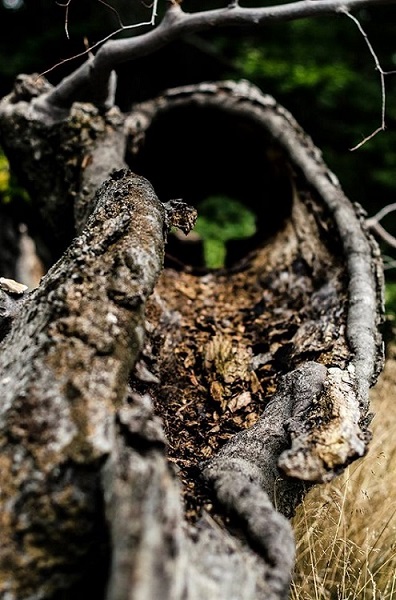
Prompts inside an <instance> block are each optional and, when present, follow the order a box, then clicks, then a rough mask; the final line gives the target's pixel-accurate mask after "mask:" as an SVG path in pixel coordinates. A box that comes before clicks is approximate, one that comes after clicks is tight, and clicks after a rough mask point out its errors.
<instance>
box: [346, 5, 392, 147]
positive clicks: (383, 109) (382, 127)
mask: <svg viewBox="0 0 396 600" xmlns="http://www.w3.org/2000/svg"><path fill="white" fill-rule="evenodd" d="M340 12H342V13H343V14H344V15H346V16H347V17H348V18H349V19H351V20H352V21H353V22H354V23H355V25H356V27H357V28H358V30H359V31H360V33H361V34H362V36H363V39H364V41H365V42H366V44H367V47H368V49H369V51H370V54H371V56H372V57H373V59H374V63H375V68H376V70H377V71H378V73H379V76H380V82H381V125H380V127H377V129H376V130H375V131H373V132H372V133H370V135H368V136H366V137H365V138H364V140H362V141H361V142H359V144H356V146H354V147H353V148H350V150H351V152H353V151H354V150H357V149H358V148H361V146H363V145H364V144H365V143H366V142H368V141H369V140H371V139H372V138H373V137H374V136H376V135H377V133H380V132H381V131H385V129H386V123H385V112H386V88H385V75H391V74H393V73H395V71H388V72H386V71H384V70H383V68H382V67H381V64H380V62H379V59H378V56H377V55H376V53H375V51H374V48H373V46H372V44H371V42H370V40H369V38H368V35H367V33H366V32H365V30H364V29H363V27H362V25H361V23H360V21H359V20H358V19H357V18H356V17H354V16H353V15H351V13H350V12H349V11H348V10H347V9H346V8H341V10H340Z"/></svg>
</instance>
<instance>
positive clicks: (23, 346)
mask: <svg viewBox="0 0 396 600" xmlns="http://www.w3.org/2000/svg"><path fill="white" fill-rule="evenodd" d="M50 91H51V90H50V89H49V88H48V86H47V84H45V83H43V82H42V81H36V80H35V79H34V78H26V77H24V78H20V79H19V80H18V82H17V87H16V90H15V91H14V92H13V93H12V94H11V95H10V96H8V97H7V98H5V99H3V101H2V103H1V105H0V132H1V136H2V145H3V140H4V142H5V143H4V148H5V150H6V151H7V153H8V154H9V156H10V159H11V160H14V161H16V162H17V163H18V164H19V166H20V172H23V174H24V177H25V179H26V180H27V181H28V182H29V188H30V191H31V194H32V201H33V203H35V206H36V207H37V209H38V210H39V211H40V214H41V218H42V224H43V231H45V229H46V228H47V229H48V232H47V234H46V235H47V237H46V239H47V243H48V245H49V248H50V250H51V252H52V255H53V256H56V255H57V253H59V252H60V250H61V248H62V245H63V246H66V245H68V249H67V250H66V251H65V252H64V253H63V255H62V257H61V258H60V259H59V261H58V262H57V263H55V264H54V265H53V266H52V267H51V268H50V270H49V271H48V273H47V274H46V276H45V277H44V278H43V280H42V281H41V283H40V286H39V287H38V288H37V289H35V290H33V291H31V292H28V293H25V294H24V295H23V301H22V299H21V300H20V301H18V302H17V303H16V304H15V303H13V300H12V298H10V297H9V293H8V292H9V291H10V290H8V292H7V291H5V292H4V290H3V293H5V294H6V295H5V296H4V297H2V298H0V300H1V302H2V306H4V310H5V311H8V313H7V328H6V329H4V331H3V334H5V337H4V339H3V341H2V343H1V345H0V369H1V371H0V372H1V379H0V386H1V388H2V398H3V402H2V405H1V409H0V444H1V446H2V452H1V454H0V462H1V469H0V488H1V490H2V496H1V497H0V526H1V537H2V546H1V549H0V595H2V596H4V598H7V600H25V599H26V598H31V599H37V600H38V599H51V600H54V599H58V598H61V597H62V598H69V597H73V598H83V597H86V594H87V589H89V587H87V586H89V585H90V582H89V573H90V572H91V571H90V569H92V567H90V566H89V565H99V568H100V570H101V572H102V574H103V577H102V579H101V581H100V582H99V585H98V589H97V590H95V594H96V595H97V596H98V597H102V598H108V599H109V600H124V599H125V600H132V599H133V600H135V599H136V600H148V599H149V598H153V599H154V598H158V597H159V596H161V598H164V599H166V598H168V599H169V600H177V599H180V600H181V599H182V598H183V599H184V598H188V599H189V600H195V599H196V600H198V598H214V597H216V598H219V599H220V600H222V599H224V600H225V599H226V598H227V599H229V598H238V600H257V599H259V598H265V599H267V600H268V599H269V600H277V599H283V598H287V596H288V589H289V583H290V576H291V570H292V565H293V560H294V543H293V533H292V530H291V527H290V524H289V521H288V517H290V516H291V515H292V514H293V511H294V508H295V506H296V505H297V504H298V502H299V501H300V500H301V498H302V497H303V495H304V492H305V491H306V489H307V488H308V487H309V486H310V485H312V483H313V482H320V481H327V480H329V479H331V478H332V477H334V475H335V474H337V473H338V472H340V471H341V470H342V469H343V468H344V467H345V466H346V465H347V464H348V463H350V462H351V461H353V460H354V459H355V458H357V457H359V456H362V455H363V454H364V453H365V451H366V448H367V443H368V441H369V438H370V433H369V431H368V422H369V413H368V388H369V386H370V385H372V384H373V383H374V382H375V379H376V377H377V375H378V372H379V370H380V369H381V366H382V347H381V338H380V334H379V329H378V328H379V324H380V321H381V309H382V305H381V303H382V295H381V294H382V279H381V264H380V257H379V252H378V249H377V247H376V245H375V243H374V241H373V240H372V238H371V236H370V235H369V233H368V232H367V230H366V228H365V225H364V215H363V214H362V211H361V209H360V208H359V207H354V206H352V204H351V203H350V202H349V201H348V199H347V198H346V197H345V196H344V194H343V192H342V190H341V187H340V185H339V183H338V182H337V180H336V178H335V177H334V175H333V174H332V173H331V172H330V171H329V170H328V169H327V167H326V166H325V165H324V164H323V162H322V160H321V157H320V153H319V152H318V150H317V149H316V148H315V147H314V145H313V144H312V142H311V140H310V139H309V138H308V137H307V136H306V134H305V133H304V132H303V131H302V130H301V128H299V126H298V125H297V123H296V122H295V121H294V119H293V118H292V117H291V115H290V114H289V113H288V112H287V111H285V109H283V108H282V107H280V106H279V105H278V104H277V103H276V102H275V101H274V100H273V99H272V98H271V97H269V96H265V95H263V94H261V92H260V91H259V90H257V88H255V87H253V86H250V85H248V84H247V83H246V82H243V83H240V84H237V83H234V82H225V83H217V84H216V83H213V84H203V85H200V86H193V87H187V88H181V89H177V90H170V91H168V92H166V93H165V94H164V95H163V96H161V97H160V98H158V99H156V100H153V101H150V102H147V103H143V104H141V105H139V106H135V107H133V110H132V112H131V114H130V115H128V116H126V115H122V114H121V113H120V112H119V111H118V110H116V109H111V110H110V111H108V112H104V113H101V112H100V111H98V110H97V109H95V108H94V107H92V106H91V105H88V104H75V105H74V106H73V107H72V109H71V110H70V112H69V113H67V112H65V111H59V110H58V109H56V110H55V109H53V111H52V112H51V109H50V107H49V105H48V104H46V103H45V102H43V98H44V100H45V97H46V94H48V93H49V92H50ZM44 108H45V110H44ZM12 131H17V132H19V134H20V133H21V132H24V135H23V136H22V135H11V132H12ZM192 133H193V135H192ZM169 134H172V135H169ZM249 148H253V150H252V151H251V154H249V150H248V149H249ZM203 149H204V150H205V152H203V151H202V150H203ZM216 152H222V153H223V152H224V155H225V157H226V159H227V160H226V161H225V165H226V168H225V170H223V171H222V169H221V167H220V166H218V165H217V164H216V163H213V157H215V154H216ZM175 157H177V160H175ZM187 157H188V158H187ZM198 158H199V159H200V160H199V161H198ZM255 161H256V162H255ZM252 164H253V166H254V169H253V170H249V168H251V167H250V165H252ZM126 165H128V167H130V168H131V169H132V171H133V172H131V171H129V170H128V169H127V168H126ZM197 165H198V167H197ZM55 166H56V168H55ZM237 167H239V168H237ZM256 167H257V168H256ZM114 169H115V170H114ZM38 170H41V172H43V170H45V172H46V174H47V173H48V177H42V176H38ZM134 173H139V175H137V174H134ZM148 180H149V181H150V182H151V184H152V185H153V187H152V185H151V184H150V183H149V181H148ZM274 183H276V184H277V187H276V188H275V189H276V190H277V192H276V194H277V195H276V196H275V197H271V196H269V195H268V193H264V192H267V191H268V190H272V189H274V187H273V184H274ZM154 189H155V192H154ZM229 189H232V190H233V193H234V194H236V196H237V197H239V198H240V199H241V200H243V201H244V202H245V203H246V204H247V205H250V206H254V205H256V204H257V198H256V197H255V196H254V194H257V193H258V192H257V190H259V193H260V198H262V202H261V203H260V208H259V209H258V211H257V221H258V232H257V234H256V236H254V237H253V238H252V239H251V240H248V241H247V243H246V246H244V249H243V252H242V254H240V255H239V257H238V258H235V257H232V256H233V255H232V252H233V249H232V248H231V247H230V256H231V257H232V258H231V259H230V263H229V264H228V265H227V267H226V268H225V269H222V270H217V271H207V270H205V269H203V268H202V266H201V267H200V268H198V267H194V266H193V265H189V264H188V260H187V256H188V253H189V251H188V249H187V246H186V245H183V244H182V252H181V254H180V255H179V258H178V260H177V261H176V262H175V260H174V258H172V257H169V256H166V253H165V242H166V240H167V237H169V244H168V248H170V249H172V248H173V247H176V246H177V244H178V243H179V242H178V241H177V240H175V239H173V241H172V238H171V235H170V234H169V233H168V232H169V230H170V228H171V227H172V226H175V227H179V228H180V229H181V230H183V231H184V232H185V233H188V231H189V230H190V229H191V227H192V226H193V224H194V221H195V218H196V210H195V209H194V208H192V207H189V206H188V205H187V204H184V203H183V202H182V201H180V200H175V198H183V200H184V201H185V202H187V203H188V204H196V203H199V201H200V200H201V199H203V198H204V197H205V195H210V194H211V193H213V192H218V191H219V190H220V191H221V192H223V191H224V192H226V193H227V192H228V190H229ZM261 190H263V193H261ZM158 197H159V198H161V201H160V200H159V199H158ZM268 203H272V204H271V211H269V210H268ZM269 212H271V214H273V215H274V219H273V220H272V222H269V220H268V213H269ZM76 234H77V237H74V239H73V236H75V235H76ZM186 243H187V244H188V242H186ZM172 244H174V246H172ZM164 260H165V268H163V267H164ZM176 264H177V265H178V266H177V268H176ZM11 295H12V294H11ZM91 592H92V590H90V593H91Z"/></svg>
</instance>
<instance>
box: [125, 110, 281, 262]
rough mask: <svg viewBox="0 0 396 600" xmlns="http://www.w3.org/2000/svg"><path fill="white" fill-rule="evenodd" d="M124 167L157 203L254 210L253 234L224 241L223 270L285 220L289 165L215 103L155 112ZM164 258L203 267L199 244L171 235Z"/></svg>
mask: <svg viewBox="0 0 396 600" xmlns="http://www.w3.org/2000/svg"><path fill="white" fill-rule="evenodd" d="M129 164H130V167H131V169H132V170H133V171H135V172H137V173H139V174H141V175H143V176H144V177H146V178H147V179H148V180H149V181H150V182H151V183H152V184H153V186H154V189H155V191H156V193H157V195H158V197H159V198H160V199H161V200H162V201H163V202H166V201H167V200H170V199H176V198H179V199H183V200H184V201H185V202H187V203H189V204H192V205H194V206H198V208H199V204H200V202H202V201H204V200H205V199H207V198H208V197H212V196H222V197H225V198H227V197H228V198H231V199H233V200H236V201H238V202H240V203H241V204H242V205H244V206H245V207H246V208H247V209H249V210H250V211H252V212H253V213H254V215H255V218H256V232H255V234H254V235H252V236H251V237H247V238H244V239H230V240H228V241H227V242H226V249H227V253H226V263H225V266H227V267H231V266H234V265H235V264H237V263H238V262H239V261H241V259H243V258H244V257H245V256H246V255H247V254H249V252H251V251H252V250H254V249H255V248H257V247H258V246H260V245H262V244H263V243H264V242H265V241H266V240H267V239H268V238H270V237H271V236H272V235H273V234H274V233H276V232H277V231H278V230H279V229H280V228H281V227H282V224H283V223H284V221H285V220H286V219H287V218H288V217H289V216H290V212H291V205H292V186H291V176H292V171H291V167H290V165H289V163H288V161H287V159H286V157H285V155H284V154H283V153H282V151H281V149H280V148H279V147H278V145H277V144H276V142H275V141H274V140H271V139H270V137H269V134H268V132H267V131H266V130H264V128H263V126H262V125H260V123H259V122H257V121H256V120H255V119H253V118H252V117H251V116H247V115H244V114H241V115H238V114H237V113H235V112H232V113H230V112H228V111H226V110H222V109H221V107H217V106H216V107H213V106H199V105H198V106H197V105H186V106H183V105H182V106H180V105H177V106H173V107H170V108H166V109H160V110H159V111H158V113H157V114H156V115H155V117H154V118H153V120H152V122H151V123H150V125H149V127H148V129H147V130H146V132H145V138H144V141H143V142H142V143H141V145H140V147H139V150H138V152H137V153H136V154H134V155H130V156H129ZM225 213H226V207H225ZM193 238H194V236H193ZM167 254H168V260H169V261H172V258H174V259H175V260H174V261H173V263H174V264H172V266H176V265H177V264H180V265H181V266H182V265H192V266H193V267H201V268H202V267H204V266H205V265H204V257H203V244H202V241H200V240H199V239H198V240H195V241H189V240H188V238H187V239H183V235H179V236H173V235H171V236H169V242H168V245H167Z"/></svg>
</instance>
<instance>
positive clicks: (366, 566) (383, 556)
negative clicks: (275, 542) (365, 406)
mask: <svg viewBox="0 0 396 600" xmlns="http://www.w3.org/2000/svg"><path fill="white" fill-rule="evenodd" d="M371 402H372V404H371V407H372V410H373V412H374V413H375V417H374V419H373V422H372V428H371V429H372V432H373V440H372V442H371V446H370V450H369V453H368V454H367V456H366V457H364V458H363V459H361V460H359V461H357V462H356V463H354V464H353V465H351V466H350V467H349V469H347V471H346V472H345V473H344V474H343V475H342V476H341V477H339V478H337V479H335V480H334V481H332V482H331V483H330V484H327V485H324V486H318V487H317V488H315V489H313V490H311V492H310V493H309V494H307V496H306V498H305V501H304V503H303V505H302V506H300V508H299V510H298V512H297V514H296V516H295V518H294V520H293V526H294V530H295V535H296V542H297V560H296V568H295V574H294V580H293V584H292V591H291V600H356V599H359V600H391V599H395V600H396V348H393V349H391V350H389V352H388V356H387V361H386V365H385V369H384V371H383V373H382V375H381V377H380V380H379V382H378V383H377V385H376V386H375V388H374V389H373V390H372V395H371Z"/></svg>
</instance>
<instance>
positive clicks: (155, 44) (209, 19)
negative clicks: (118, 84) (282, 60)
mask: <svg viewBox="0 0 396 600" xmlns="http://www.w3.org/2000/svg"><path fill="white" fill-rule="evenodd" d="M157 2H158V0H155V2H154V3H153V8H152V15H151V20H150V22H149V23H140V24H138V25H137V24H134V25H129V26H124V27H123V28H122V29H118V30H117V31H114V32H113V33H112V34H110V35H109V36H108V37H107V38H105V39H104V40H102V41H100V42H98V43H97V44H96V45H95V46H94V47H92V48H91V50H92V49H93V48H96V47H98V46H99V45H100V46H101V48H100V49H99V51H98V53H97V54H96V56H95V59H94V60H93V61H87V62H85V63H84V64H83V65H82V66H81V67H79V68H78V69H76V71H74V73H72V74H71V75H70V76H69V77H67V78H65V79H63V80H62V82H61V83H60V84H59V85H58V86H56V87H55V88H54V90H53V91H52V92H51V93H50V94H49V95H48V97H47V103H49V104H52V105H57V106H62V107H68V106H70V104H71V103H72V102H73V101H74V100H77V99H81V94H82V92H81V90H83V89H89V91H90V94H91V95H90V97H89V98H88V99H90V100H92V97H94V98H95V99H96V101H98V100H102V102H103V103H105V101H106V97H107V93H106V87H107V82H108V79H109V76H110V73H111V71H112V69H114V67H115V66H116V65H117V64H120V63H122V62H126V61H129V60H134V59H136V58H139V57H141V56H145V55H147V54H150V53H152V52H154V51H156V50H158V49H159V48H162V47H164V46H165V45H167V44H169V43H170V42H172V41H173V40H175V39H176V38H178V37H180V36H181V35H185V34H187V33H194V32H198V31H207V30H210V29H212V28H214V27H219V26H221V27H242V26H246V25H248V26H250V27H262V26H264V25H267V24H268V23H271V22H277V21H291V20H296V19H302V18H307V17H317V16H323V15H331V14H337V13H340V12H343V13H345V12H349V10H352V9H355V8H361V7H363V6H369V5H374V4H375V5H378V4H394V3H396V0H320V2H318V1H316V0H299V1H297V2H289V3H287V4H280V5H274V6H266V7H261V8H242V7H240V6H239V5H238V4H237V3H233V4H230V5H229V6H228V7H226V8H221V9H215V10H208V11H202V12H196V13H185V12H184V11H183V10H182V9H181V7H180V5H179V4H177V3H172V4H171V5H170V7H169V9H168V11H167V12H166V14H165V17H164V19H163V20H162V22H161V23H160V24H159V26H158V27H157V28H156V29H155V30H152V31H149V32H148V33H146V34H143V35H140V36H138V37H133V38H129V39H120V40H111V39H110V38H113V37H115V36H116V35H117V34H118V33H120V31H124V30H125V29H132V28H133V27H137V26H143V25H152V24H153V23H154V20H155V14H156V10H157ZM79 56H81V54H80V55H79ZM69 60H71V59H69ZM63 62H66V61H63Z"/></svg>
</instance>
